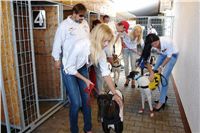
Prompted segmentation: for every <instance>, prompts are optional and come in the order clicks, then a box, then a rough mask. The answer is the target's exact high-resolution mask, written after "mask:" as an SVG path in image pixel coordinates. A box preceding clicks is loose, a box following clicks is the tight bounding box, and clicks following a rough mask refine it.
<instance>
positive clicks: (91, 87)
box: [84, 84, 97, 106]
mask: <svg viewBox="0 0 200 133" xmlns="http://www.w3.org/2000/svg"><path fill="white" fill-rule="evenodd" d="M94 86H95V85H94V84H90V85H89V88H88V87H87V88H85V89H84V92H85V93H87V94H88V100H87V105H88V106H90V105H91V104H90V99H91V98H93V97H94V95H93V91H95V92H97V89H96V88H95V87H94Z"/></svg>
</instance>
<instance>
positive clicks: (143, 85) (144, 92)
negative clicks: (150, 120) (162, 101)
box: [127, 69, 154, 117]
mask: <svg viewBox="0 0 200 133" xmlns="http://www.w3.org/2000/svg"><path fill="white" fill-rule="evenodd" d="M141 73H142V72H141V70H140V69H138V70H136V71H132V72H130V74H129V75H128V76H127V77H128V78H131V79H134V80H136V81H137V83H138V88H139V89H140V93H141V98H142V109H141V110H139V111H138V113H140V114H142V113H144V104H145V97H147V100H148V103H149V108H150V117H154V113H153V107H152V98H151V97H152V96H151V90H150V89H149V88H148V85H149V83H150V81H149V75H148V74H144V75H142V74H141Z"/></svg>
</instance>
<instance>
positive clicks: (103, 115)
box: [97, 90, 123, 133]
mask: <svg viewBox="0 0 200 133" xmlns="http://www.w3.org/2000/svg"><path fill="white" fill-rule="evenodd" d="M116 91H117V94H118V95H119V96H120V97H121V98H123V96H122V93H121V92H120V91H119V90H116ZM97 104H98V119H99V120H100V121H101V123H102V127H103V131H104V132H105V133H110V129H111V128H112V129H114V130H115V132H116V133H122V131H123V107H121V108H120V107H119V105H118V104H117V102H116V101H114V100H113V95H112V93H111V92H109V93H108V94H101V95H99V96H98V98H97Z"/></svg>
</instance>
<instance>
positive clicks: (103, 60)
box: [98, 50, 110, 77]
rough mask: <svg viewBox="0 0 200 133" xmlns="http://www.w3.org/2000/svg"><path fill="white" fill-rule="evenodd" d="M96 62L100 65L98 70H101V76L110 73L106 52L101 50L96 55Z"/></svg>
mask: <svg viewBox="0 0 200 133" xmlns="http://www.w3.org/2000/svg"><path fill="white" fill-rule="evenodd" d="M98 63H99V66H100V71H101V75H102V77H105V76H108V75H110V70H109V68H108V62H107V57H106V53H105V51H103V50H102V52H101V53H100V55H99V57H98Z"/></svg>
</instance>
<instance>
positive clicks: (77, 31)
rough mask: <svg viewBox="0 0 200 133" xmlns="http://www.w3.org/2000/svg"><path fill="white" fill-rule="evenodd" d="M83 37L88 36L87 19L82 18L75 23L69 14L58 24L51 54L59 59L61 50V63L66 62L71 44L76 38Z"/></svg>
mask: <svg viewBox="0 0 200 133" xmlns="http://www.w3.org/2000/svg"><path fill="white" fill-rule="evenodd" d="M83 38H89V25H88V23H87V21H85V20H83V22H82V23H77V22H75V21H74V20H72V19H71V16H69V17H68V18H67V19H65V20H64V21H63V22H62V23H61V24H60V25H59V27H58V29H57V31H56V34H55V38H54V44H53V50H52V56H53V57H54V59H55V60H59V59H60V54H61V52H62V51H63V53H64V55H63V58H62V63H63V64H66V61H67V60H66V57H67V55H68V53H69V52H70V50H71V49H72V46H73V45H74V43H75V42H76V41H77V40H79V39H83ZM64 67H65V66H64Z"/></svg>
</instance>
